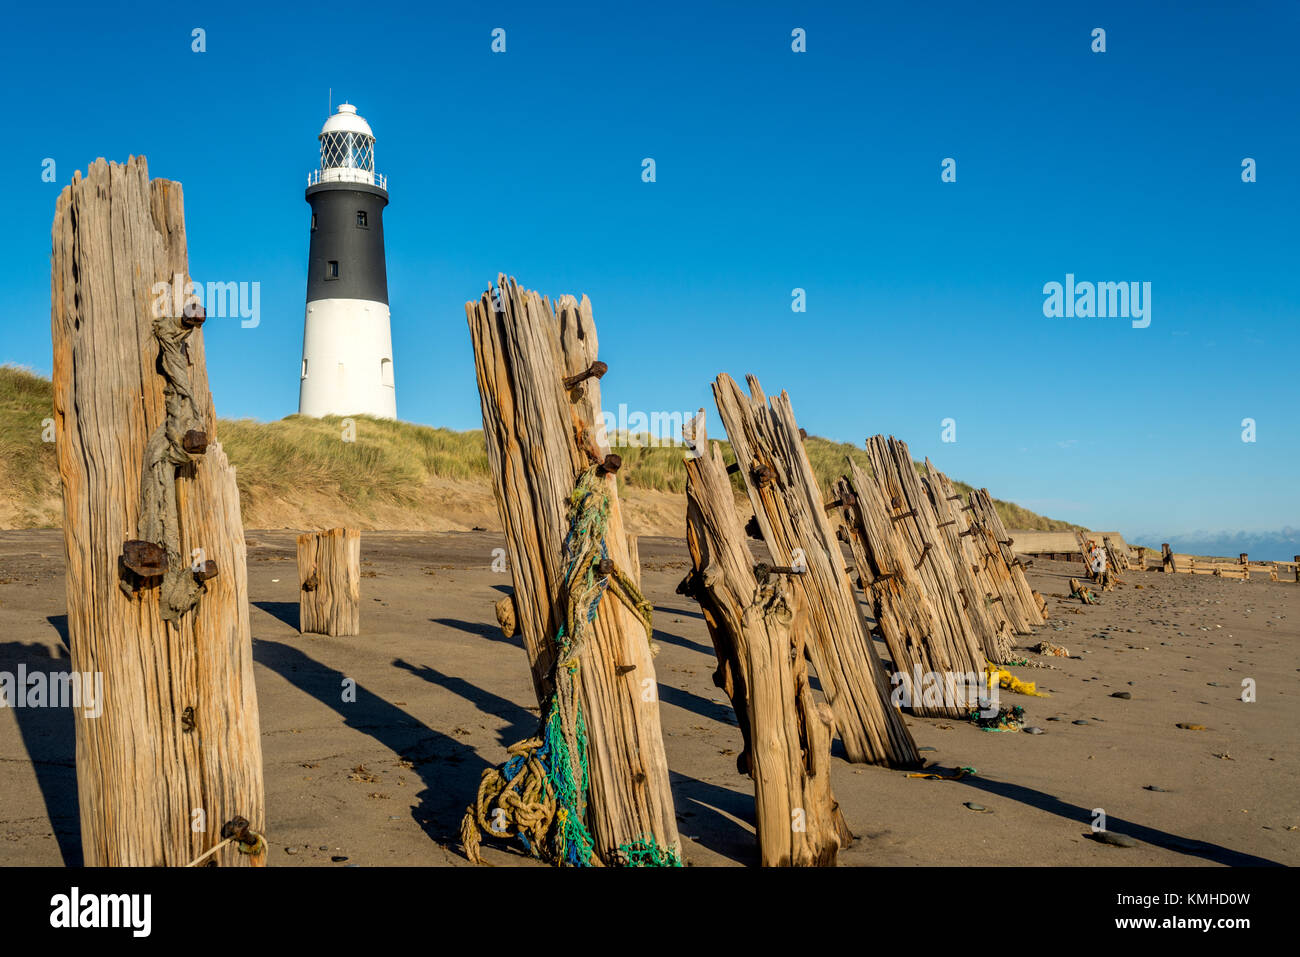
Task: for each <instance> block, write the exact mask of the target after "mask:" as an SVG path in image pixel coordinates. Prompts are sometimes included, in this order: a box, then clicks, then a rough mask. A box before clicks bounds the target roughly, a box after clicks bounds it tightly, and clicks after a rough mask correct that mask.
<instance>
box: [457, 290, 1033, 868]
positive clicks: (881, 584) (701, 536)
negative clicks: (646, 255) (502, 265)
mask: <svg viewBox="0 0 1300 957" xmlns="http://www.w3.org/2000/svg"><path fill="white" fill-rule="evenodd" d="M466 312H467V315H468V318H469V324H470V330H471V337H472V340H473V344H474V356H475V365H476V368H477V372H478V384H479V392H480V398H481V401H482V409H483V424H484V433H485V438H486V441H487V448H488V459H489V462H490V465H491V468H492V472H493V477H494V480H495V481H494V488H495V491H496V496H497V504H498V508H499V511H500V514H501V519H502V524H503V526H504V529H505V534H506V540H507V548H508V552H509V558H510V565H511V570H512V573H513V576H514V586H515V590H514V602H513V608H510V609H504V610H503V609H501V608H500V603H498V611H497V614H498V618H499V619H500V620H502V621H511V620H513V622H517V623H518V626H519V628H520V631H521V633H522V635H523V639H524V645H525V648H526V649H527V651H528V657H529V661H530V664H531V666H532V668H533V674H534V679H535V685H536V687H537V691H538V700H539V703H540V704H541V705H542V707H543V711H545V707H546V700H547V695H548V693H549V677H548V676H549V675H550V673H551V668H552V667H553V664H554V662H553V660H552V648H553V646H554V636H555V634H556V630H557V628H558V625H559V623H560V621H561V620H562V615H561V610H562V609H563V608H564V602H565V598H564V595H563V593H562V592H563V590H562V588H561V587H560V586H559V581H560V570H561V567H562V562H563V556H562V547H561V546H562V543H563V542H564V540H565V535H566V527H567V526H566V522H567V518H566V515H567V509H566V505H567V503H568V502H569V499H570V496H571V494H572V491H573V487H574V483H575V480H576V479H577V477H578V476H579V475H580V474H582V473H583V472H585V471H586V470H588V469H590V468H591V467H593V466H597V467H599V468H603V469H604V470H605V472H606V474H605V481H606V482H608V484H609V491H610V496H611V499H612V502H613V510H612V514H611V521H610V523H609V528H608V530H607V534H606V538H605V544H606V547H607V550H608V553H609V554H610V555H611V556H612V558H613V561H614V563H615V564H616V565H617V566H619V567H623V568H627V569H630V571H631V573H632V574H633V575H634V576H636V577H637V578H638V580H639V569H637V567H636V563H635V553H636V547H635V539H634V538H632V537H631V536H629V535H627V534H626V533H625V532H624V530H623V528H622V522H621V519H620V518H619V511H618V506H617V492H616V484H615V478H614V473H616V471H617V467H618V460H617V456H616V455H614V454H613V452H612V450H611V449H610V447H609V446H608V444H607V437H606V436H605V435H604V434H603V432H601V430H600V429H599V427H598V425H599V423H600V422H601V414H600V413H601V396H600V387H601V383H600V378H601V376H602V375H603V374H604V373H605V371H606V370H607V368H608V367H607V365H606V364H605V363H604V362H601V361H600V360H599V358H598V348H597V345H598V343H597V336H596V327H595V323H594V321H593V319H592V314H591V306H590V303H589V302H588V300H587V299H586V298H585V297H584V298H583V299H582V300H581V301H578V300H575V299H573V298H572V297H568V296H565V297H561V298H560V299H559V300H558V301H557V302H556V303H555V304H554V306H552V304H551V303H550V301H549V300H548V299H546V298H544V297H542V296H539V295H538V294H537V293H535V292H530V291H526V290H524V289H522V288H521V287H519V286H518V285H517V284H516V283H515V281H514V280H513V279H509V278H507V277H506V276H505V275H501V276H499V277H498V282H497V285H496V286H495V287H490V288H489V289H488V290H487V291H486V292H485V293H484V294H483V295H482V297H481V298H480V299H479V300H478V301H477V302H471V303H467V304H466ZM748 386H749V390H748V394H746V392H745V391H744V390H742V389H741V388H740V386H739V385H738V384H737V383H736V382H734V381H733V380H732V379H731V378H729V377H728V376H726V375H722V376H719V377H718V378H717V380H716V381H715V382H714V385H713V393H714V399H715V401H716V404H717V408H718V412H719V414H720V417H721V419H722V422H723V425H724V426H725V428H726V431H727V437H728V440H729V441H730V443H731V446H732V449H733V451H734V454H735V459H736V461H735V464H734V465H733V466H731V467H728V466H727V465H726V463H725V460H724V458H723V456H722V454H721V452H720V451H719V448H718V447H717V446H714V445H710V443H709V441H708V435H707V432H706V428H705V415H704V413H703V411H701V414H700V415H699V416H697V417H696V418H695V419H694V420H693V421H692V422H691V423H689V424H688V426H687V428H686V429H685V430H684V439H685V445H686V447H687V449H688V452H687V454H686V474H687V486H686V495H687V503H686V510H687V514H686V518H687V521H686V537H687V545H688V548H689V550H690V554H691V559H692V569H691V572H690V573H689V574H688V575H687V576H686V578H685V579H684V580H683V581H682V583H681V585H680V586H679V589H678V590H679V592H681V593H683V594H685V595H688V596H690V597H692V598H694V599H695V600H696V601H698V602H699V603H700V606H701V609H702V611H703V613H704V617H705V621H706V623H707V625H708V628H709V631H710V635H711V637H712V640H713V644H714V648H715V651H716V655H717V660H718V668H717V671H716V673H715V682H716V683H717V684H718V685H719V687H721V688H722V689H723V690H724V691H725V692H726V694H727V695H728V696H729V697H730V699H731V701H732V704H733V707H734V709H735V712H736V715H737V719H738V722H739V724H740V728H741V732H742V735H743V738H744V749H743V751H742V753H741V755H740V757H739V760H738V763H739V766H740V769H741V770H742V772H744V773H748V774H749V775H750V776H751V777H752V778H753V780H754V787H755V800H756V810H757V814H756V818H757V832H758V843H759V849H760V857H761V860H762V862H763V863H764V864H768V865H816V864H831V863H833V862H834V861H835V858H836V854H837V852H838V849H839V848H840V847H842V846H844V844H845V843H846V842H847V841H848V840H849V839H850V833H849V830H848V827H847V824H846V822H845V821H844V818H843V815H842V814H841V813H840V810H839V806H838V804H837V802H836V801H835V798H834V795H833V793H832V789H831V786H830V778H829V767H830V745H831V740H832V737H834V736H836V735H838V737H839V738H840V740H841V741H842V743H843V745H844V749H845V753H846V755H847V757H848V758H849V760H850V761H854V762H864V763H874V764H881V765H886V766H889V767H914V766H916V765H918V764H919V763H920V761H919V755H918V751H917V748H916V744H915V742H914V741H913V739H912V736H911V734H910V732H909V731H908V729H907V726H906V724H905V722H904V720H903V716H902V714H901V713H900V711H899V710H898V709H897V708H896V707H894V706H893V704H892V703H891V700H890V695H891V689H892V687H893V686H894V683H895V682H894V681H893V680H892V678H891V675H890V673H888V672H887V671H886V669H885V666H884V664H883V662H882V660H881V657H880V655H879V654H878V653H877V651H876V646H875V643H874V641H873V623H874V632H875V634H878V635H879V636H880V637H881V638H883V640H884V642H885V645H886V647H887V648H888V649H889V653H890V657H891V658H892V661H893V670H894V671H895V672H899V671H904V670H905V671H907V672H908V673H909V674H910V673H912V672H913V670H914V669H917V670H919V672H921V673H926V674H935V675H954V674H956V675H981V676H982V675H983V674H984V670H985V665H986V662H996V663H1005V662H1007V661H1009V660H1010V659H1011V655H1012V651H1011V649H1012V641H1013V638H1014V635H1016V634H1027V633H1029V632H1030V630H1031V629H1032V628H1033V627H1034V626H1035V625H1038V624H1041V623H1042V622H1043V621H1044V620H1045V614H1046V605H1045V603H1044V602H1043V600H1042V598H1041V596H1039V595H1038V594H1037V593H1036V592H1034V591H1033V590H1032V589H1030V587H1029V585H1028V583H1027V582H1026V580H1025V577H1024V571H1023V568H1022V566H1021V563H1020V562H1019V561H1018V560H1017V559H1016V557H1015V554H1014V551H1013V550H1012V547H1013V542H1012V540H1011V539H1010V537H1009V536H1008V535H1007V532H1006V529H1005V528H1004V527H1003V525H1002V523H1001V521H1000V519H999V517H998V515H997V512H996V511H995V510H994V508H993V504H992V500H991V499H990V498H989V496H988V494H987V492H985V491H983V490H980V491H977V492H975V493H973V494H972V495H971V496H970V498H969V501H967V500H965V498H964V497H963V496H961V495H959V494H957V493H956V492H955V489H954V486H953V485H952V483H951V482H950V481H949V480H948V479H947V477H946V476H944V475H943V474H942V473H941V472H939V471H938V470H937V469H935V468H934V466H933V465H932V464H931V463H929V462H927V463H926V472H925V474H924V475H921V474H918V472H917V470H916V468H915V466H914V464H913V462H912V459H911V456H910V454H909V453H908V449H907V446H906V444H905V443H903V442H900V441H897V440H895V439H892V438H885V437H884V436H875V437H873V438H872V439H870V440H868V442H867V451H868V454H869V457H870V461H871V471H870V474H868V473H867V471H866V470H864V469H863V468H861V467H859V466H858V465H857V464H856V463H854V462H852V461H848V462H846V468H847V474H846V475H845V476H844V477H843V478H842V479H841V480H840V481H839V482H838V483H837V484H836V486H835V488H834V489H833V490H831V491H830V493H829V494H828V493H827V492H826V491H825V490H823V489H822V488H821V487H820V486H819V484H818V481H817V478H816V476H815V474H814V473H813V470H812V466H811V464H810V462H809V459H808V456H807V454H806V453H805V451H804V447H803V442H804V433H803V431H802V430H801V429H800V428H799V426H798V424H797V422H796V420H795V416H794V411H793V408H792V405H791V402H790V399H789V396H787V395H786V394H784V393H782V394H781V395H779V396H775V397H772V398H771V399H769V398H768V397H767V396H766V395H765V394H764V393H763V391H762V389H761V387H760V386H759V384H758V382H757V380H756V379H753V378H752V377H751V378H750V379H749V380H748ZM733 474H737V475H738V476H739V478H740V480H741V484H742V485H743V488H744V491H745V493H746V495H747V497H748V503H749V505H750V507H752V509H753V513H754V517H753V519H751V520H750V522H749V523H748V524H747V523H745V522H743V521H742V520H741V518H740V514H739V512H738V511H737V503H736V493H735V490H734V485H733V481H732V475H733ZM749 538H756V539H759V540H761V542H762V543H763V546H764V548H765V554H764V555H763V557H762V559H761V560H759V561H756V560H755V559H754V557H753V555H752V553H751V551H750V545H749V541H748V539H749ZM846 551H847V552H848V555H850V556H851V558H849V557H846ZM864 601H865V603H866V606H867V609H868V612H869V616H868V615H864V613H863V609H862V604H861V603H862V602H864ZM607 608H608V609H609V615H608V618H606V609H607ZM869 619H870V620H869ZM597 624H598V629H597V631H598V635H599V642H598V643H597V645H596V646H594V647H591V648H589V650H588V653H587V654H586V655H585V656H584V657H583V659H582V662H581V667H580V669H579V672H578V674H579V676H580V677H581V695H582V698H581V700H582V704H583V707H584V713H585V714H587V716H588V717H587V725H586V727H587V734H588V737H589V741H590V748H591V762H590V774H591V782H592V783H591V802H590V804H589V805H588V813H589V815H590V818H591V827H592V832H593V835H594V836H595V838H596V841H595V844H596V850H597V853H598V854H599V855H600V856H601V857H602V858H604V859H607V860H609V859H613V858H614V856H615V855H616V852H617V849H618V848H619V847H620V846H622V845H624V844H625V843H626V842H628V841H631V840H637V839H644V838H645V837H646V836H647V835H648V836H649V837H650V838H651V839H653V841H654V843H655V844H657V845H658V846H660V847H678V846H679V838H678V834H677V829H676V823H675V815H674V813H673V809H672V795H671V791H670V789H669V781H668V769H667V762H666V760H665V759H664V756H663V749H662V731H661V729H660V723H659V710H658V704H657V697H656V696H654V695H650V696H647V695H645V694H644V693H643V690H644V689H645V688H647V687H653V686H654V680H655V679H654V666H653V662H652V660H651V657H650V654H649V653H648V646H647V644H646V642H645V638H644V633H643V631H642V628H641V626H640V624H639V623H638V622H637V621H635V620H633V619H631V618H630V617H629V616H627V615H626V614H624V612H623V611H622V609H621V607H620V606H618V605H613V604H612V603H611V604H608V605H603V606H601V616H600V618H598V619H597ZM805 658H807V659H808V660H811V662H812V663H813V666H814V667H815V668H816V671H817V677H818V679H819V681H820V684H821V688H822V691H823V694H824V697H825V701H824V702H823V701H819V700H817V698H816V697H815V696H814V694H813V693H812V691H811V688H810V685H809V681H808V674H807V663H806V661H805ZM908 710H909V711H910V712H911V713H913V714H916V715H927V716H939V717H949V718H952V717H965V716H966V714H967V713H968V712H969V709H968V708H967V709H965V710H963V708H962V706H961V705H959V704H954V703H951V702H946V703H944V704H938V705H935V704H930V703H927V702H923V701H921V700H915V699H914V700H912V701H911V702H910V704H909V709H908Z"/></svg>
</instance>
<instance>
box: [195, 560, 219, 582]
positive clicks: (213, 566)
mask: <svg viewBox="0 0 1300 957" xmlns="http://www.w3.org/2000/svg"><path fill="white" fill-rule="evenodd" d="M217 571H218V569H217V563H216V562H214V561H213V560H212V559H210V558H209V559H208V560H207V561H205V562H204V563H203V567H202V568H198V569H195V571H194V579H195V581H201V582H205V581H207V580H208V579H210V578H216V577H217Z"/></svg>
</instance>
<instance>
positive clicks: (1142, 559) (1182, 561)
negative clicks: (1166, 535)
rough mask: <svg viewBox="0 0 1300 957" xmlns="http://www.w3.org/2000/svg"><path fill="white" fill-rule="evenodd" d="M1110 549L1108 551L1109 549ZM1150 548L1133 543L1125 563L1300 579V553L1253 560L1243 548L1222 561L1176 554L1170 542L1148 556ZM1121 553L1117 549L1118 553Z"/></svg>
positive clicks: (1204, 572) (1149, 568)
mask: <svg viewBox="0 0 1300 957" xmlns="http://www.w3.org/2000/svg"><path fill="white" fill-rule="evenodd" d="M1107 551H1108V553H1109V549H1108V550H1107ZM1147 551H1148V549H1146V548H1144V547H1142V546H1133V547H1131V548H1130V554H1129V555H1128V556H1125V558H1124V563H1125V564H1124V566H1123V567H1126V568H1134V569H1137V570H1138V571H1162V572H1166V573H1168V574H1174V573H1187V574H1190V575H1214V576H1215V577H1216V578H1239V579H1242V580H1245V581H1249V580H1250V576H1251V574H1252V573H1254V574H1256V575H1265V576H1267V577H1268V580H1269V581H1275V582H1276V581H1289V582H1300V555H1297V556H1295V560H1294V561H1290V562H1252V561H1251V560H1250V557H1249V555H1247V553H1246V552H1242V553H1240V554H1239V555H1238V556H1237V560H1236V561H1235V562H1231V561H1228V562H1219V561H1215V560H1214V559H1207V558H1197V557H1196V556H1195V555H1183V554H1176V553H1175V552H1174V551H1173V550H1172V549H1170V547H1169V543H1168V542H1166V543H1165V544H1163V545H1161V546H1160V554H1159V555H1152V556H1148V555H1147ZM1118 553H1119V552H1118V551H1117V552H1116V554H1118Z"/></svg>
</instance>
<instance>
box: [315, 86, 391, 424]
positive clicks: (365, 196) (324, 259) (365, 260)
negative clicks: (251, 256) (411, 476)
mask: <svg viewBox="0 0 1300 957" xmlns="http://www.w3.org/2000/svg"><path fill="white" fill-rule="evenodd" d="M307 202H308V203H310V204H311V251H310V253H309V258H308V263H307V317H306V321H305V323H304V327H303V336H302V379H301V382H300V385H299V390H298V412H299V413H300V414H302V415H310V416H315V417H318V418H319V417H320V416H323V415H373V416H377V417H379V418H385V419H395V418H397V392H396V389H395V388H394V385H393V341H392V334H391V333H390V331H389V325H388V275H387V270H386V269H385V266H384V220H383V214H384V207H385V206H387V205H388V181H387V179H386V178H385V177H383V176H380V175H378V174H377V173H376V172H375V135H374V133H372V132H371V131H370V124H369V123H367V122H366V121H365V120H364V119H362V118H361V117H360V116H358V115H357V108H356V107H355V106H352V105H351V104H349V103H343V104H341V105H340V106H339V108H338V112H337V113H335V114H334V115H333V116H331V117H330V118H329V119H328V120H326V121H325V125H324V126H323V127H321V131H320V169H317V170H313V171H312V172H311V173H310V174H309V175H308V177H307Z"/></svg>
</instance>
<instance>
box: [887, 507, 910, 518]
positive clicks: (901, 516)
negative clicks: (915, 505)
mask: <svg viewBox="0 0 1300 957" xmlns="http://www.w3.org/2000/svg"><path fill="white" fill-rule="evenodd" d="M895 508H897V506H895ZM915 516H916V509H912V510H911V511H910V512H903V513H902V514H901V515H891V516H890V517H889V520H890V521H891V522H901V521H902V520H903V519H905V518H913V517H915Z"/></svg>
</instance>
